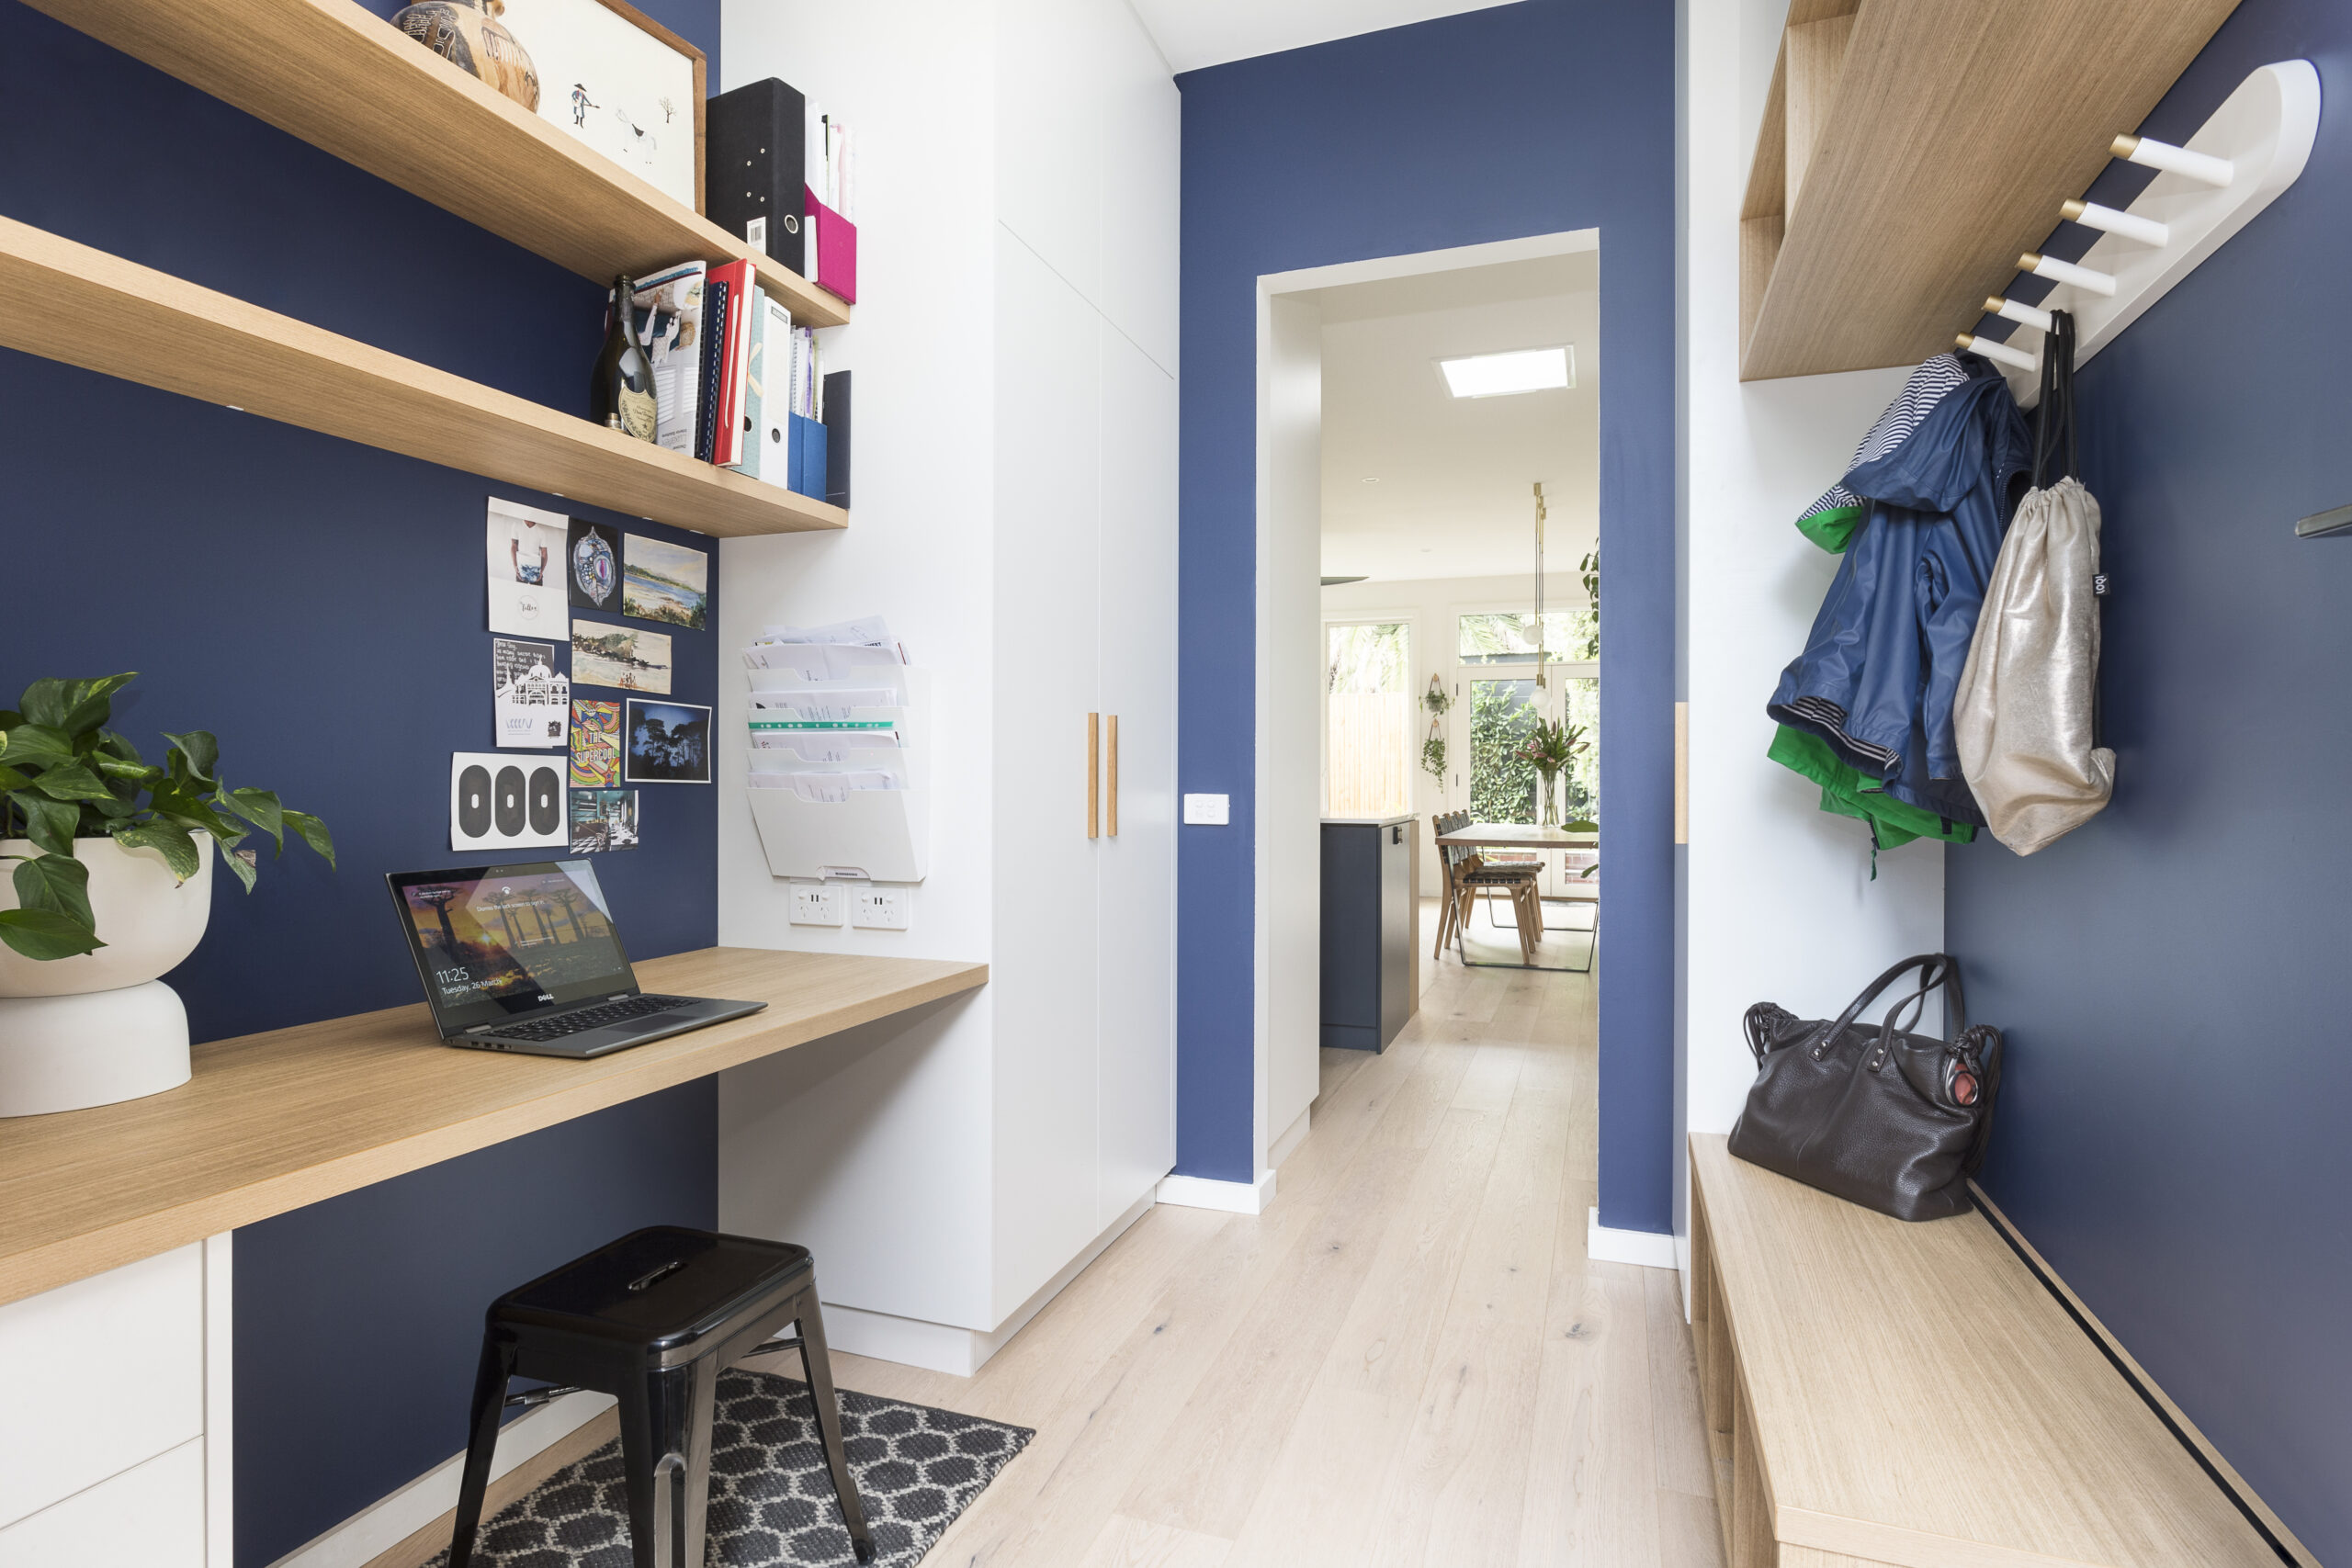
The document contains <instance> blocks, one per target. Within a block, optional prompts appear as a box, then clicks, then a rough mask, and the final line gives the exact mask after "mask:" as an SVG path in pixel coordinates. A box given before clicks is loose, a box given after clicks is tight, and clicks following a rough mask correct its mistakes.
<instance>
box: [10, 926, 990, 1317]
mask: <svg viewBox="0 0 2352 1568" xmlns="http://www.w3.org/2000/svg"><path fill="white" fill-rule="evenodd" d="M637 971H638V977H639V981H640V982H641V983H642V984H643V985H644V986H645V987H646V988H647V989H648V990H649V991H668V992H673V993H679V994H683V995H687V996H705V997H728V998H740V999H744V1000H755V1001H765V1002H766V1003H767V1004H768V1007H767V1010H765V1011H763V1012H759V1013H754V1014H752V1016H751V1017H748V1018H741V1019H736V1020H734V1021H730V1022H727V1023H719V1024H714V1025H712V1026H711V1027H709V1028H707V1029H698V1030H695V1031H693V1032H689V1033H685V1034H680V1035H675V1036H673V1037H672V1038H670V1039H668V1040H657V1041H655V1042H653V1043H651V1044H649V1045H639V1046H637V1047H634V1048H633V1049H630V1050H628V1051H621V1052H617V1053H616V1054H615V1055H610V1056H604V1057H599V1058H598V1059H596V1060H594V1061H589V1062H573V1061H565V1060H561V1059H560V1058H556V1057H549V1056H525V1055H505V1054H503V1053H499V1052H491V1051H469V1050H462V1049H457V1048H453V1047H450V1046H447V1045H444V1044H442V1043H440V1040H439V1037H438V1036H437V1035H436V1034H435V1032H434V1030H433V1025H432V1022H431V1021H430V1020H429V1018H428V1017H427V1015H426V1013H425V1010H424V1005H423V1004H422V1003H419V1004H418V1005H416V1006H414V1007H405V1008H392V1009H390V1010H386V1011H383V1012H370V1013H360V1014H358V1015H356V1016H355V1017H351V1018H344V1019H335V1020H333V1021H328V1022H325V1023H313V1024H305V1025H302V1026H301V1027H300V1028H295V1029H280V1030H274V1031H272V1032H268V1033H265V1034H248V1035H244V1036H242V1037H240V1038H238V1039H234V1040H220V1041H215V1042H213V1043H210V1044H207V1045H198V1047H197V1048H196V1053H195V1055H196V1074H195V1077H193V1078H192V1079H191V1080H190V1081H189V1082H188V1083H187V1084H186V1085H185V1086H183V1087H181V1088H179V1089H172V1090H170V1091H168V1092H166V1093H164V1094H159V1095H152V1096H150V1097H149V1098H147V1099H145V1100H129V1101H126V1102H124V1103H123V1104H120V1105H107V1106H100V1107H98V1108H97V1109H96V1110H91V1111H64V1112H61V1113H59V1114H57V1115H53V1116H33V1117H24V1118H20V1119H17V1120H14V1121H10V1122H6V1124H5V1133H0V1302H10V1301H15V1300H17V1299H18V1298H19V1297H23V1296H28V1295H32V1294H34V1293H35V1292H40V1291H45V1290H48V1289H50V1288H51V1287H52V1286H56V1285H62V1284H64V1283H65V1282H67V1281H68V1280H78V1279H81V1278H83V1277H84V1276H85V1275H90V1274H96V1273H98V1272H100V1271H101V1270H104V1269H111V1268H114V1267H116V1266H117V1265H119V1264H122V1263H128V1262H130V1261H132V1260H134V1259H136V1258H147V1257H152V1256H153V1255H154V1254H156V1253H159V1252H164V1251H166V1250H168V1249H170V1248H172V1247H178V1246H182V1245H184V1244H185V1243H187V1242H190V1241H195V1240H197V1239H198V1238H200V1237H203V1236H208V1235H215V1234H217V1233H218V1232H220V1231H225V1230H232V1229H234V1228H235V1227H237V1226H239V1225H247V1224H253V1223H254V1222H255V1221H257V1220H263V1219H266V1218H268V1217H269V1216H270V1215H272V1214H279V1213H285V1212H286V1211H288V1210H289V1209H297V1208H300V1207H301V1206H302V1205H304V1204H306V1203H315V1202H318V1201H320V1200H321V1199H324V1198H332V1197H334V1196H335V1195H336V1194H338V1193H342V1192H348V1191H351V1190H354V1189H356V1188H360V1187H365V1186H367V1185H368V1184H369V1183H371V1182H377V1181H382V1180H384V1179H387V1178H388V1177H393V1176H399V1175H401V1174H402V1173H404V1172H406V1171H411V1170H415V1169H418V1168H421V1167H424V1166H427V1165H432V1164H434V1163H435V1162H436V1161H440V1160H445V1159H449V1158H451V1157H453V1156H458V1155H461V1154H467V1153H469V1152H471V1151H472V1150H475V1149H479V1148H485V1147H487V1146H489V1145H492V1144H496V1143H503V1142H504V1141H505V1140H506V1139H509V1138H514V1137H519V1136H521V1135H522V1134H525V1133H533V1132H537V1130H538V1129H540V1128H542V1127H550V1126H553V1125H554V1124H555V1123H557V1122H568V1121H571V1120H572V1119H573V1118H575V1117H580V1116H585V1115H587V1114H589V1113H590V1112H592V1111H602V1110H604V1109H605V1107H607V1106H610V1105H617V1104H619V1103H620V1102H621V1101H623V1100H635V1099H638V1098H639V1097H641V1096H644V1095H648V1094H652V1093H654V1092H656V1091H657V1090H660V1089H669V1088H671V1087H672V1086H673V1085H676V1084H682V1083H686V1082H689V1081H691V1080H692V1079H695V1078H699V1077H707V1076H708V1075H710V1074H712V1073H715V1072H718V1071H720V1070H721V1069H723V1068H727V1067H732V1066H740V1065H741V1064H742V1063H744V1062H749V1061H752V1060H755V1059H756V1058H758V1057H762V1056H767V1055H774V1054H775V1053H776V1052H778V1051H784V1050H789V1049H790V1048H791V1047H793V1046H795V1045H800V1044H805V1043H808V1042H809V1041H811V1040H815V1039H818V1038H820V1037H821V1036H824V1035H828V1034H834V1033H838V1032H841V1031H842V1030H844V1029H848V1028H851V1027H853V1026H854V1025H856V1024H861V1023H868V1022H871V1021H874V1020H876V1019H879V1018H886V1017H888V1016H889V1015H890V1014H892V1013H898V1012H904V1011H906V1010H909V1009H910V1008H916V1007H921V1006H922V1005H923V1004H925V1003H927V1002H933V1001H937V1000H939V999H941V998H945V997H951V996H954V995H956V993H958V992H961V991H968V990H971V989H974V988H975V987H979V986H981V985H985V984H986V983H987V981H988V976H989V971H988V965H986V964H962V963H955V962H950V961H947V960H941V959H914V958H865V957H856V956H852V955H849V954H845V953H770V952H765V951H761V950H756V949H752V948H733V947H714V948H706V949H704V950H702V951H701V952H698V953H680V954H678V955H677V956H675V957H672V958H657V959H653V960H650V962H647V963H643V964H639V965H638V966H637Z"/></svg>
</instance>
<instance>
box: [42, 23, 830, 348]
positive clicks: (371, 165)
mask: <svg viewBox="0 0 2352 1568" xmlns="http://www.w3.org/2000/svg"><path fill="white" fill-rule="evenodd" d="M30 3H31V4H32V6H34V7H35V8H36V9H38V10H41V11H45V12H47V13H48V14H49V15H51V16H52V17H56V18H57V19H58V20H59V21H61V22H63V23H65V24H66V25H67V26H69V27H73V28H79V29H80V30H81V31H83V32H85V33H88V34H89V35H90V36H91V37H92V38H95V39H99V40H101V41H102V42H105V43H108V44H111V45H113V46H114V47H115V48H117V49H119V50H121V51H123V52H124V53H126V54H130V55H133V56H135V57H137V58H138V59H141V60H143V61H145V62H147V63H148V64H150V65H153V66H154V67H155V68H156V69H157V70H159V71H164V72H166V73H169V74H171V75H174V76H176V77H178V78H179V79H180V80H181V81H183V82H186V83H187V84H188V85H191V86H194V87H198V88H201V89H202V90H203V91H205V92H208V93H210V94H211V95H212V96H215V97H217V98H220V99H223V100H225V101H227V102H229V103H232V104H234V105H236V106H237V107H239V108H241V109H243V110H244V111H245V112H247V113H248V114H251V115H254V116H256V117H257V118H262V119H266V120H267V121H268V122H269V123H270V124H272V125H274V126H277V128H278V129H279V130H284V131H287V132H289V133H290V134H292V135H295V136H299V137H300V138H301V139H302V140H303V141H308V142H310V143H311V145H313V146H316V147H320V148H323V149H324V150H326V151H327V152H332V153H334V155H335V156H336V157H338V158H341V159H343V160H344V161H345V162H346V163H351V164H357V165H358V166H359V167H361V168H363V169H366V170H367V171H368V173H370V174H372V175H379V176H380V177H381V178H383V179H386V180H389V181H390V182H391V183H392V184H394V185H396V186H400V187H401V189H403V190H406V191H410V192H413V193H414V194H415V195H417V196H421V197H424V199H425V200H427V201H429V202H432V203H433V204H434V205H435V206H436V207H442V208H446V209H448V210H449V211H451V212H454V213H456V214H457V215H458V217H460V218H463V219H465V220H467V221H468V222H470V223H474V224H478V225H479V226H481V228H484V229H487V230H489V231H491V232H492V233H493V234H499V235H503V236H504V237H505V238H506V239H509V240H512V241H513V242H515V243H516V244H518V245H521V246H523V247H524V248H525V249H526V250H530V251H535V252H537V254H540V255H543V256H545V257H547V258H548V260H549V261H552V262H555V263H558V264H559V265H563V266H566V267H569V268H571V270H572V271H574V272H576V273H579V274H581V275H582V276H586V277H592V278H594V279H595V280H596V281H597V282H599V283H610V282H611V281H612V279H613V277H614V276H615V275H616V274H617V273H628V274H629V275H630V276H644V275H645V274H646V273H649V272H651V271H653V270H654V269H655V268H657V267H664V266H669V265H673V264H675V263H678V262H682V261H692V260H695V259H701V260H705V261H713V262H718V261H732V260H738V259H742V258H746V257H748V258H749V259H750V260H751V261H752V264H753V265H755V266H757V267H758V269H759V276H760V282H761V283H762V285H763V286H764V287H765V288H767V289H768V290H769V291H770V292H772V293H774V294H775V296H776V297H777V298H778V299H782V300H783V301H784V303H785V305H786V308H787V309H788V310H791V312H792V320H793V321H794V322H795V324H797V325H800V326H820V327H832V326H840V325H842V323H843V322H845V321H848V320H849V318H850V308H849V307H848V306H847V305H846V304H844V303H842V301H841V300H840V299H836V298H835V297H834V296H832V295H831V294H828V293H826V292H825V291H824V290H822V289H820V288H817V287H816V286H815V285H813V284H811V283H809V281H808V280H807V279H806V278H804V277H802V276H800V275H799V274H797V273H796V272H792V271H790V270H788V269H786V267H784V266H783V265H779V264H778V263H777V262H775V261H774V260H772V259H771V258H769V257H768V256H765V255H763V254H760V253H758V252H756V251H753V250H752V248H751V247H750V246H749V245H747V244H746V243H744V242H743V241H741V240H740V239H738V238H736V237H735V236H733V235H730V234H729V233H728V232H727V231H725V230H724V229H721V228H719V227H718V225H717V224H716V223H713V222H711V221H710V220H708V219H707V218H704V217H702V216H701V215H700V214H698V213H696V212H694V211H693V210H691V209H688V208H687V207H685V206H684V205H683V204H681V203H680V202H678V201H677V200H675V199H674V198H673V197H669V196H666V195H664V194H663V193H662V192H661V191H659V190H657V189H655V188H654V187H653V186H650V185H648V184H647V183H646V182H645V181H643V180H640V179H639V178H638V177H637V176H636V175H632V174H630V173H629V172H628V170H626V169H624V168H622V167H621V166H620V165H619V164H616V163H614V162H612V161H611V160H610V159H608V158H605V157H604V156H603V155H601V154H599V153H597V152H591V151H590V150H589V149H587V148H586V147H583V146H582V145H581V144H580V143H579V142H577V141H573V140H572V139H571V137H569V136H567V135H565V134H564V132H563V131H562V130H560V128H558V127H556V126H554V125H551V124H549V123H548V122H547V121H546V120H543V119H541V118H539V117H538V116H537V115H535V114H533V113H531V112H530V111H528V110H526V109H525V108H524V107H522V106H521V105H519V104H517V103H515V102H514V101H513V100H512V99H510V98H508V97H506V96H504V95H503V94H501V93H498V92H496V91H493V90H492V88H490V87H487V86H485V85H482V84H481V82H479V81H477V80H475V79H474V78H473V77H472V76H470V75H469V74H467V73H465V72H463V71H460V70H458V68H457V67H456V66H454V65H452V64H450V63H449V62H447V61H445V60H443V59H442V58H440V56H438V55H436V54H434V53H432V52H431V51H428V50H426V49H424V48H423V47H422V46H420V45H418V44H417V43H415V42H413V41H412V40H411V39H408V38H407V37H405V36H404V35H402V34H401V33H400V32H398V31H396V30H394V29H393V28H390V26H388V25H386V23H385V22H384V21H383V20H382V19H381V18H380V17H377V16H375V15H374V14H372V13H371V12H369V11H368V10H366V9H364V8H363V7H361V6H358V5H356V4H355V3H354V0H204V3H203V4H200V5H199V4H197V3H196V0H30ZM526 41H527V40H526Z"/></svg>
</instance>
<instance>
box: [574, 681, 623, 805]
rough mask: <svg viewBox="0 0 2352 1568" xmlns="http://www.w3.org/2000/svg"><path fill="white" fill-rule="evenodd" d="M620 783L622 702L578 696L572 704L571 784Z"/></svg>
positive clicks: (595, 786) (583, 786)
mask: <svg viewBox="0 0 2352 1568" xmlns="http://www.w3.org/2000/svg"><path fill="white" fill-rule="evenodd" d="M620 782H621V705H620V704H618V703H616V702H599V701H596V700H595V699H594V698H580V697H576V698H574V699H573V700H572V704H571V787H572V788H574V789H604V788H607V787H609V786H610V785H613V784H618V783H620Z"/></svg>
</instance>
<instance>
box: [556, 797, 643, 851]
mask: <svg viewBox="0 0 2352 1568" xmlns="http://www.w3.org/2000/svg"><path fill="white" fill-rule="evenodd" d="M635 848H637V791H635V790H633V789H575V790H573V791H572V792H571V852H572V853H573V854H576V855H594V854H602V853H604V852H605V851H607V850H633V849H635Z"/></svg>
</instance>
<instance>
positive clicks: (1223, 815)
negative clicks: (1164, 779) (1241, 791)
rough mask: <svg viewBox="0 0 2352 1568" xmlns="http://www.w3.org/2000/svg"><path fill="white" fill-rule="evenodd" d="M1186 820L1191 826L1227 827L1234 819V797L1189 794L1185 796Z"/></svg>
mask: <svg viewBox="0 0 2352 1568" xmlns="http://www.w3.org/2000/svg"><path fill="white" fill-rule="evenodd" d="M1184 821H1185V823H1186V825H1187V826H1191V827H1201V828H1223V827H1227V826H1228V825H1230V824H1231V822H1232V821H1233V797H1232V796H1231V795H1186V796H1185V797H1184Z"/></svg>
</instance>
